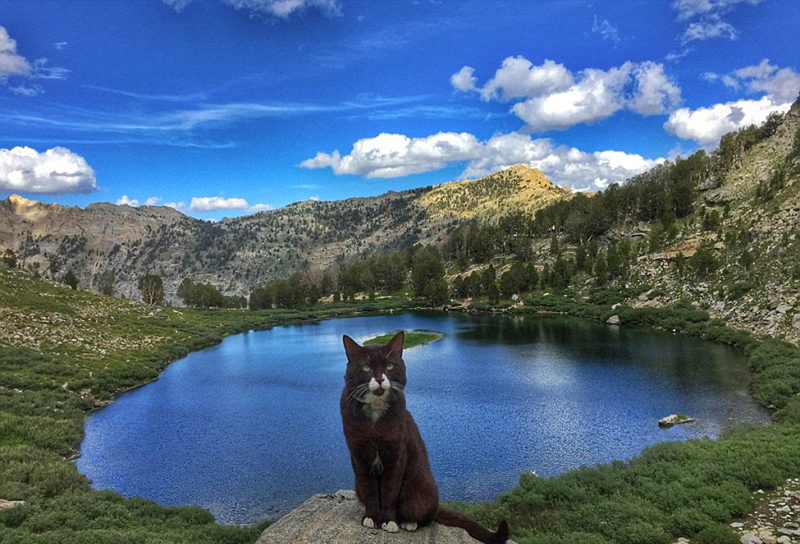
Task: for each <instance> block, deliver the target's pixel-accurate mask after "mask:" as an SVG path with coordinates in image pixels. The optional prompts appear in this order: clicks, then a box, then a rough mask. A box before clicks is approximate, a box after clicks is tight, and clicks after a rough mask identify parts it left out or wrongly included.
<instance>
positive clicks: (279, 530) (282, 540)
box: [256, 491, 513, 544]
mask: <svg viewBox="0 0 800 544" xmlns="http://www.w3.org/2000/svg"><path fill="white" fill-rule="evenodd" d="M363 515H364V507H363V506H361V503H359V502H358V500H357V499H356V494H355V492H353V491H337V492H336V493H335V494H334V495H314V496H313V497H311V498H310V499H308V500H307V501H306V502H304V503H303V504H302V505H300V506H299V507H297V508H295V509H294V510H292V511H291V512H289V513H288V514H286V515H285V516H284V517H282V518H281V519H280V520H278V521H277V522H276V523H274V524H273V525H270V526H269V527H267V529H266V530H265V531H264V532H263V533H262V534H261V538H259V539H258V542H257V543H256V544H286V543H287V542H298V543H303V544H476V543H477V542H478V541H477V540H475V539H473V538H472V537H470V536H469V535H468V534H467V532H466V531H465V530H463V529H457V528H453V527H445V526H443V525H439V524H438V523H431V524H430V525H428V526H427V527H420V528H419V529H417V530H416V531H414V532H411V533H409V532H406V531H402V530H401V531H400V532H399V533H387V532H386V531H383V530H380V529H367V528H366V527H363V526H362V525H361V518H362V517H363ZM508 542H509V543H510V544H513V541H512V540H509V541H508Z"/></svg>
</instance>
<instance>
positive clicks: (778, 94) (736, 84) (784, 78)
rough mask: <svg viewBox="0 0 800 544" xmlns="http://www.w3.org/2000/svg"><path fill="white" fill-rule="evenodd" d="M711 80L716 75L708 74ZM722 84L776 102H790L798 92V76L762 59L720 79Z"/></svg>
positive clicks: (799, 81) (799, 86) (799, 87)
mask: <svg viewBox="0 0 800 544" xmlns="http://www.w3.org/2000/svg"><path fill="white" fill-rule="evenodd" d="M709 75H710V76H711V78H712V79H714V76H716V74H709ZM720 80H721V81H722V83H723V84H725V85H726V86H728V87H732V88H734V89H737V90H738V89H740V88H744V89H745V90H746V91H747V92H749V93H761V92H763V93H766V94H767V96H770V97H771V98H772V99H773V100H775V101H776V102H792V101H794V100H795V99H796V98H797V93H798V92H800V75H798V74H797V72H795V71H794V70H792V69H791V68H780V69H779V68H778V67H777V66H774V65H772V64H770V63H769V59H763V60H762V61H761V62H760V63H759V64H756V65H754V66H745V67H744V68H739V69H738V70H734V71H733V72H731V73H730V74H725V75H723V76H721V77H720Z"/></svg>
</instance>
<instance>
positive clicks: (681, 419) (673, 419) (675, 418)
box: [658, 414, 694, 427]
mask: <svg viewBox="0 0 800 544" xmlns="http://www.w3.org/2000/svg"><path fill="white" fill-rule="evenodd" d="M692 421H694V418H691V417H687V416H685V415H683V414H672V415H669V416H667V417H662V418H661V419H659V420H658V426H659V427H672V426H673V425H680V424H682V423H691V422H692Z"/></svg>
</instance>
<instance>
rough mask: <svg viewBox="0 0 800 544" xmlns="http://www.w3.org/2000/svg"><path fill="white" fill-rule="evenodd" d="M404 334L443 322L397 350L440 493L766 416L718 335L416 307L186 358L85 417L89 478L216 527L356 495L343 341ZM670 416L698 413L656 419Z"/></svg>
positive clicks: (277, 330) (470, 491) (455, 496)
mask: <svg viewBox="0 0 800 544" xmlns="http://www.w3.org/2000/svg"><path fill="white" fill-rule="evenodd" d="M399 329H406V330H408V329H425V330H431V331H438V332H441V333H443V334H444V337H443V338H442V339H440V340H438V341H435V342H432V343H429V344H425V345H420V346H416V347H414V348H411V349H408V350H406V351H405V353H404V359H405V362H406V366H407V378H408V385H407V387H406V399H407V405H408V408H409V410H410V411H411V413H412V414H413V416H414V418H415V420H416V421H417V424H418V425H419V427H420V431H421V433H422V437H423V439H424V440H425V442H426V444H427V447H428V454H429V456H430V461H431V466H432V469H433V473H434V475H435V476H436V479H437V481H438V483H439V488H440V494H441V498H442V500H445V501H482V500H491V499H493V498H495V497H496V496H497V495H498V494H499V493H501V492H502V491H505V490H507V489H510V488H511V487H513V486H514V485H516V483H517V481H518V479H519V476H520V474H522V473H524V472H528V471H534V472H535V473H536V474H538V475H539V476H541V477H548V476H553V475H557V474H560V473H563V472H565V471H568V470H570V469H573V468H577V467H579V466H582V465H596V464H599V463H608V462H611V461H613V460H616V459H622V460H625V459H630V458H631V457H634V456H636V455H637V454H639V453H640V452H641V451H642V450H643V449H644V448H646V447H648V446H650V445H653V444H655V443H657V442H662V441H667V440H686V439H690V438H702V437H710V438H712V439H713V438H716V437H718V436H719V435H720V433H722V432H723V431H724V430H725V429H729V428H732V427H735V426H740V425H746V424H755V425H766V424H767V423H768V422H769V416H768V414H767V412H766V411H765V410H763V409H762V408H760V407H759V406H758V405H757V404H756V403H755V401H753V400H752V399H751V397H750V396H749V394H748V385H749V380H750V374H749V371H748V369H747V366H746V362H745V359H744V356H743V355H742V354H741V353H740V352H738V351H736V350H734V349H733V348H730V347H728V346H725V345H720V344H715V343H711V342H706V341H702V340H699V339H696V338H690V337H686V336H682V335H674V334H670V333H668V332H660V331H653V330H648V329H635V328H626V327H616V326H607V325H605V324H602V323H595V322H590V321H585V320H581V319H577V318H570V317H559V316H539V315H527V316H496V315H484V316H470V315H466V314H460V313H459V314H446V313H418V312H416V313H403V314H393V315H378V316H368V317H351V318H340V319H331V320H326V321H321V322H315V323H310V324H302V325H287V326H278V327H274V328H272V329H269V330H264V331H251V332H248V333H244V334H240V335H236V336H231V337H228V338H226V339H225V340H223V341H222V342H221V343H220V344H218V345H216V346H214V347H211V348H208V349H205V350H202V351H198V352H195V353H192V354H190V355H189V356H187V357H185V358H184V359H181V360H179V361H176V362H174V363H172V364H171V365H169V366H168V367H167V368H166V370H165V371H164V372H163V373H162V375H161V377H160V378H159V379H158V380H157V381H155V382H152V383H150V384H148V385H146V386H144V387H141V388H138V389H135V390H132V391H130V392H128V393H125V394H123V395H121V396H120V398H118V399H117V400H116V401H115V402H114V403H112V404H111V405H109V406H108V407H106V408H103V409H101V410H98V411H96V412H94V413H92V414H91V415H90V416H88V417H87V421H86V426H85V438H84V440H83V443H82V445H81V453H82V455H81V457H79V458H78V460H77V465H78V469H79V470H80V471H81V472H82V473H83V474H85V475H86V476H88V477H89V478H90V479H91V481H92V485H93V487H95V488H97V489H111V490H114V491H117V492H119V493H122V494H123V495H125V496H136V497H142V498H145V499H150V500H154V501H156V502H158V503H161V504H167V505H178V504H192V505H199V506H203V507H205V508H208V509H209V510H210V511H211V512H212V513H213V514H214V515H215V516H216V518H217V520H218V521H219V522H221V523H237V524H243V523H250V522H255V521H258V520H261V519H264V518H277V517H279V516H280V515H282V514H284V513H286V512H288V511H289V510H291V509H292V508H295V507H296V506H298V505H299V504H301V503H302V502H303V501H304V500H306V499H307V498H309V497H310V496H312V495H313V494H315V493H332V492H335V491H336V490H338V489H351V488H352V486H353V474H352V468H351V466H350V459H349V454H348V451H347V446H346V445H345V441H344V436H343V434H342V428H341V418H340V414H339V397H340V394H341V391H342V387H343V384H344V381H343V376H344V370H345V366H346V357H345V354H344V349H343V347H342V335H343V334H347V335H349V336H351V337H353V338H354V339H355V340H357V341H358V342H359V343H362V342H363V341H365V340H367V339H370V338H373V337H375V336H379V335H381V334H385V333H387V332H392V331H396V330H399ZM674 413H682V414H686V415H688V416H690V417H692V418H695V421H694V422H693V423H689V424H685V425H676V426H674V427H671V428H668V429H662V428H659V426H658V420H659V418H662V417H664V416H667V415H670V414H674Z"/></svg>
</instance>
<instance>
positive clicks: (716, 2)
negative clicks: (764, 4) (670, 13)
mask: <svg viewBox="0 0 800 544" xmlns="http://www.w3.org/2000/svg"><path fill="white" fill-rule="evenodd" d="M760 2H761V0H674V1H673V2H672V9H674V10H676V11H677V12H678V20H679V21H685V20H687V19H691V18H692V17H696V16H697V15H706V14H708V13H724V12H726V11H730V10H731V9H733V7H734V6H736V4H745V3H746V4H750V5H751V6H755V5H756V4H758V3H760Z"/></svg>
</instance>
